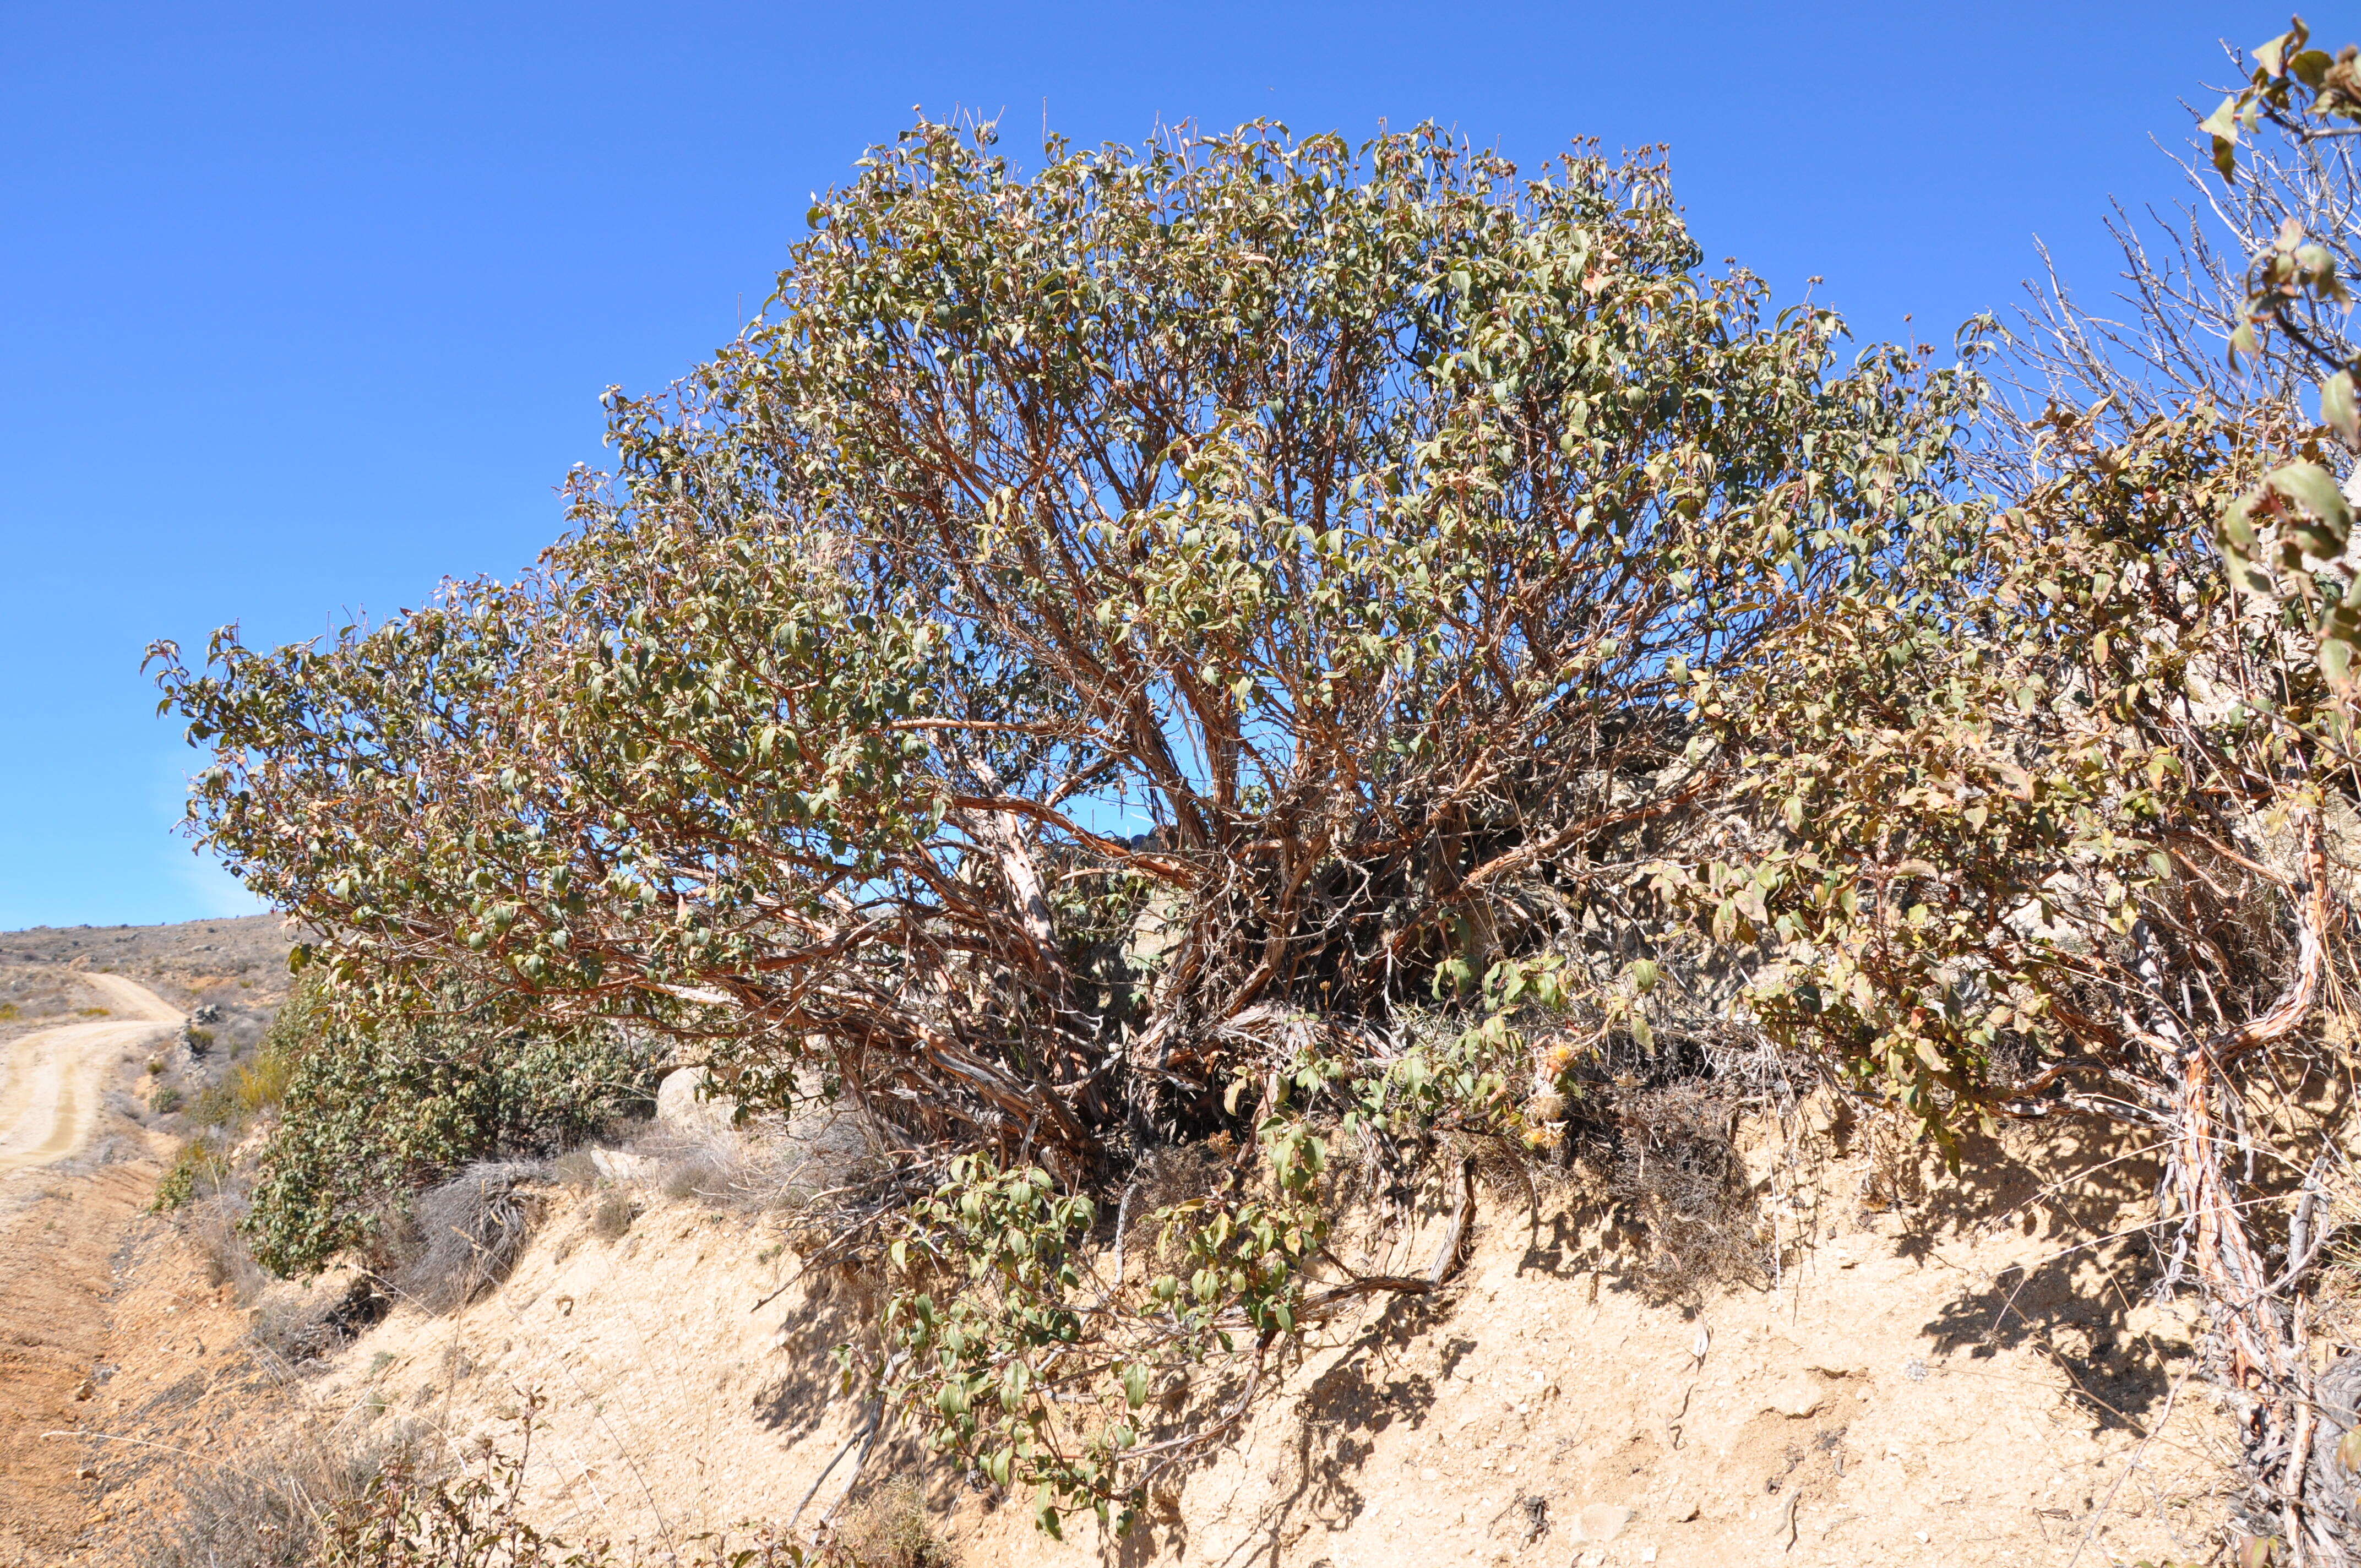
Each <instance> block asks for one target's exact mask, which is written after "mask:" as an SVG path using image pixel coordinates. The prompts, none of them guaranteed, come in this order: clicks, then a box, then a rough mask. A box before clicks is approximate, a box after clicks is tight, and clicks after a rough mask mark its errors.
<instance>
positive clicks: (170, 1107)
mask: <svg viewBox="0 0 2361 1568" xmlns="http://www.w3.org/2000/svg"><path fill="white" fill-rule="evenodd" d="M187 1103H188V1097H187V1096H186V1095H184V1094H182V1093H181V1091H179V1090H178V1089H175V1088H173V1087H172V1086H171V1085H170V1084H169V1083H168V1084H166V1085H164V1086H163V1087H162V1088H161V1089H159V1090H158V1091H156V1092H155V1093H153V1094H151V1095H149V1096H148V1108H149V1109H150V1110H152V1111H154V1112H155V1113H157V1114H158V1115H159V1116H169V1115H170V1114H171V1113H173V1112H175V1111H178V1110H179V1109H180V1108H181V1106H183V1105H185V1104H187Z"/></svg>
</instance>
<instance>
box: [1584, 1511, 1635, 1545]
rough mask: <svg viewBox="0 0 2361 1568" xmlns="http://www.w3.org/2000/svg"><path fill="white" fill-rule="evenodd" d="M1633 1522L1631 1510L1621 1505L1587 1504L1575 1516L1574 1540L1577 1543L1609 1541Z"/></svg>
mask: <svg viewBox="0 0 2361 1568" xmlns="http://www.w3.org/2000/svg"><path fill="white" fill-rule="evenodd" d="M1630 1523H1631V1509H1629V1508H1625V1507H1623V1506H1622V1505H1621V1504H1620V1503H1585V1504H1584V1505H1583V1506H1582V1511H1581V1512H1580V1513H1578V1514H1576V1516H1575V1520H1574V1538H1575V1540H1576V1541H1612V1540H1614V1539H1615V1538H1616V1537H1617V1536H1619V1535H1621V1534H1622V1533H1623V1527H1624V1526H1625V1525H1627V1524H1630Z"/></svg>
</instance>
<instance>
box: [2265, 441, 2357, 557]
mask: <svg viewBox="0 0 2361 1568" xmlns="http://www.w3.org/2000/svg"><path fill="white" fill-rule="evenodd" d="M2263 482H2264V483H2265V484H2267V485H2268V486H2269V487H2270V488H2273V489H2275V490H2277V491H2279V494H2281V495H2283V496H2285V497H2287V498H2288V499H2290V500H2291V501H2293V502H2294V503H2295V504H2296V505H2297V506H2298V507H2300V508H2301V509H2302V510H2303V511H2305V512H2306V513H2308V514H2309V515H2310V516H2311V517H2312V519H2313V520H2315V521H2317V522H2318V524H2319V526H2318V527H2317V528H2313V529H2302V528H2300V529H2299V532H2300V533H2301V535H2302V536H2303V539H2304V543H2305V544H2306V546H2307V548H2311V547H2312V546H2313V545H2314V544H2315V543H2317V544H2322V545H2325V546H2326V547H2325V548H2312V554H2314V555H2318V556H2322V557H2323V558H2325V557H2330V556H2334V555H2335V554H2338V553H2340V552H2341V551H2342V550H2343V549H2344V548H2345V540H2346V539H2347V538H2348V537H2350V536H2351V534H2352V532H2353V508H2352V505H2351V503H2350V502H2348V501H2346V500H2345V492H2344V491H2342V490H2340V489H2338V488H2336V480H2335V478H2334V477H2333V476H2332V475H2331V474H2330V473H2329V472H2328V470H2327V469H2325V468H2323V467H2322V466H2320V465H2319V464H2317V463H2290V464H2288V465H2287V466H2285V467H2282V468H2277V469H2274V470H2273V471H2272V473H2271V476H2270V477H2268V479H2266V480H2264V481H2263Z"/></svg>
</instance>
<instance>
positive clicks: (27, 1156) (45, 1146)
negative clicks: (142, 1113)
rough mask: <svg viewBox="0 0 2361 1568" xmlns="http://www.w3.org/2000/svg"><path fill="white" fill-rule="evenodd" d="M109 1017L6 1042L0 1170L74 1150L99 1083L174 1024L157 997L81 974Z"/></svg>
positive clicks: (133, 985) (0, 1087)
mask: <svg viewBox="0 0 2361 1568" xmlns="http://www.w3.org/2000/svg"><path fill="white" fill-rule="evenodd" d="M82 983H83V984H84V985H86V986H88V987H89V988H90V989H91V990H92V991H93V992H96V993H97V994H98V996H99V997H100V999H101V1006H100V1007H98V1008H95V1009H93V1011H103V1012H104V1013H106V1014H109V1015H110V1016H108V1017H107V1018H105V1019H104V1020H93V1021H92V1022H89V1023H83V1024H66V1025H59V1026H57V1027H55V1028H49V1029H42V1030H39V1031H38V1032H36V1033H34V1034H30V1035H26V1036H22V1037H20V1038H18V1039H17V1040H16V1041H15V1042H14V1043H13V1044H12V1045H10V1046H9V1047H8V1057H7V1071H6V1076H5V1077H0V1175H5V1174H6V1173H7V1172H10V1171H15V1170H22V1169H25V1168H28V1167H32V1166H39V1165H50V1164H54V1163H55V1162H57V1161H59V1160H60V1159H64V1158H65V1157H68V1156H70V1155H71V1154H73V1153H74V1152H75V1151H76V1150H78V1149H79V1148H81V1146H82V1143H83V1141H84V1139H85V1138H87V1137H88V1135H89V1133H90V1130H91V1127H92V1126H93V1124H94V1122H95V1120H96V1118H97V1115H98V1111H99V1095H100V1089H101V1085H102V1083H103V1082H104V1080H105V1078H106V1077H107V1075H108V1074H109V1072H110V1071H113V1070H115V1069H119V1068H120V1067H121V1066H122V1065H123V1064H124V1063H125V1062H126V1060H128V1059H129V1058H131V1057H132V1056H133V1055H144V1054H145V1052H146V1051H147V1050H148V1048H149V1047H153V1046H154V1045H156V1044H157V1043H158V1042H159V1041H161V1040H163V1039H165V1038H166V1037H168V1036H170V1034H171V1032H172V1031H173V1030H175V1029H177V1028H178V1027H179V1026H180V1024H181V1014H179V1013H178V1012H176V1011H174V1010H173V1009H172V1007H171V1006H170V1004H169V1003H166V1002H165V1001H164V999H163V998H161V997H159V996H158V995H157V994H156V993H155V992H152V991H150V990H148V988H147V987H146V986H144V985H141V984H139V983H137V981H131V980H126V979H125V978H124V977H123V976H121V975H115V974H93V975H85V976H83V977H82Z"/></svg>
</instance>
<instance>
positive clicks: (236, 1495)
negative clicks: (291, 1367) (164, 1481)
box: [137, 1427, 423, 1568]
mask: <svg viewBox="0 0 2361 1568" xmlns="http://www.w3.org/2000/svg"><path fill="white" fill-rule="evenodd" d="M422 1453H423V1444H422V1442H421V1441H420V1437H419V1434H418V1433H417V1432H416V1431H412V1429H409V1428H406V1427H405V1428H401V1429H397V1430H396V1431H392V1432H390V1433H389V1434H387V1435H385V1436H383V1437H381V1438H379V1440H378V1441H376V1442H371V1443H368V1444H366V1445H363V1446H361V1447H358V1448H356V1447H353V1446H351V1445H349V1444H345V1443H340V1442H335V1440H334V1438H333V1437H332V1435H331V1434H329V1433H326V1432H324V1431H317V1430H307V1431H302V1432H301V1433H299V1434H298V1435H297V1436H296V1437H294V1438H291V1439H290V1440H288V1441H286V1442H282V1443H281V1444H280V1445H279V1446H277V1447H275V1448H271V1449H269V1450H266V1451H265V1452H263V1453H260V1454H259V1455H256V1456H253V1457H248V1458H240V1459H236V1460H231V1461H228V1462H226V1463H224V1464H215V1465H209V1466H204V1467H199V1468H192V1469H191V1470H189V1471H188V1472H187V1473H186V1474H184V1475H182V1476H181V1479H180V1482H179V1485H178V1491H179V1493H180V1506H179V1508H178V1509H177V1511H176V1512H175V1514H174V1516H173V1517H172V1519H170V1521H169V1522H168V1523H166V1524H164V1525H163V1526H162V1527H161V1528H160V1529H159V1531H158V1532H157V1533H156V1534H155V1535H154V1536H153V1537H151V1538H150V1539H149V1540H148V1541H146V1542H144V1543H143V1547H144V1549H143V1550H142V1551H141V1552H140V1554H139V1556H138V1559H137V1560H138V1561H139V1562H141V1563H152V1564H155V1565H156V1568H310V1565H311V1564H313V1563H316V1562H318V1560H319V1556H318V1554H319V1552H320V1548H321V1545H322V1542H323V1541H324V1536H325V1531H326V1528H327V1523H328V1520H329V1519H331V1518H333V1517H334V1516H335V1514H337V1513H338V1512H339V1511H341V1510H344V1509H348V1508H352V1507H354V1506H355V1505H356V1504H357V1503H358V1502H359V1500H360V1499H361V1498H363V1497H367V1496H368V1493H369V1491H370V1489H371V1488H372V1487H373V1486H376V1485H377V1484H378V1482H379V1478H380V1477H381V1476H382V1475H384V1474H385V1473H386V1471H387V1469H388V1468H389V1466H393V1465H402V1466H408V1467H410V1468H412V1469H416V1468H418V1467H419V1466H420V1464H421V1456H422Z"/></svg>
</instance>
